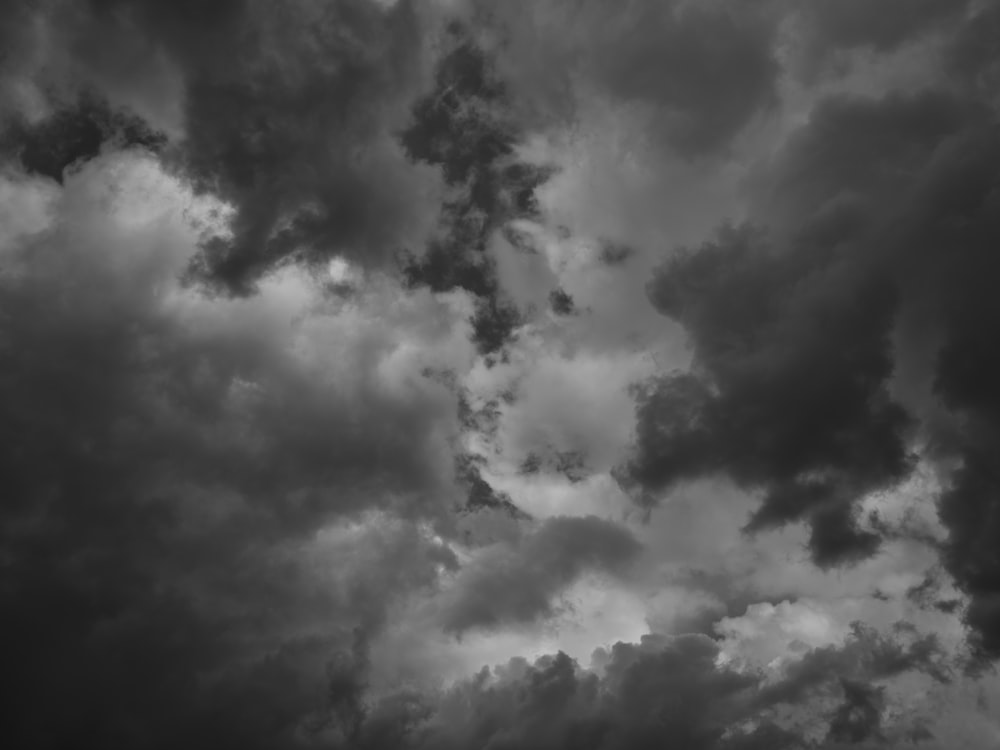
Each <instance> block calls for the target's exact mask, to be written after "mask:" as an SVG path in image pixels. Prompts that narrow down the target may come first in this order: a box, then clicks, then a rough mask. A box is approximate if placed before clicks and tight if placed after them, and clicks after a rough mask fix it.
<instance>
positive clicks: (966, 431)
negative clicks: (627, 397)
mask: <svg viewBox="0 0 1000 750" xmlns="http://www.w3.org/2000/svg"><path fill="white" fill-rule="evenodd" d="M990 13H991V12H990V11H989V10H985V11H983V15H984V16H985V17H984V18H983V19H980V18H973V19H971V20H970V21H969V22H968V24H967V26H966V27H965V28H963V29H961V30H959V31H958V32H957V36H956V37H955V41H954V42H953V43H954V44H955V45H958V46H956V49H959V48H961V45H963V44H964V42H963V41H962V40H964V39H965V37H966V35H967V34H969V33H972V32H971V29H973V28H974V27H975V26H976V25H977V24H980V23H985V22H987V21H988V17H989V16H990ZM977 59H978V65H979V66H980V70H985V69H986V68H988V67H989V65H991V64H992V62H991V59H990V58H989V57H988V56H984V57H980V58H977ZM993 105H994V102H992V101H991V100H990V99H989V98H987V97H984V96H983V95H982V92H981V90H980V89H977V88H967V87H965V86H964V85H959V86H953V87H950V88H944V89H931V90H927V91H922V92H916V93H912V94H907V95H903V94H887V95H885V96H881V97H867V98H846V99H845V98H838V97H835V98H831V99H827V100H826V101H824V102H821V103H820V104H819V105H817V107H816V108H815V109H814V111H813V113H812V115H811V118H810V120H809V122H808V123H807V124H805V125H803V126H802V128H801V129H800V130H799V131H798V132H797V133H795V134H794V135H793V136H792V137H791V138H790V139H789V141H788V143H787V144H786V145H785V147H784V148H783V149H782V151H781V153H779V154H778V155H777V156H776V157H775V159H774V160H772V161H771V162H770V163H769V164H768V165H766V166H765V167H764V168H762V170H763V171H762V172H761V174H760V176H759V177H758V178H757V181H756V182H755V183H754V184H755V186H756V187H757V188H758V189H759V190H760V193H759V194H760V196H761V197H760V198H759V199H758V200H757V201H756V203H757V206H756V208H755V214H754V215H753V217H754V218H756V219H757V220H759V221H760V222H761V223H762V224H763V225H764V226H765V229H764V230H763V231H757V230H751V229H747V228H737V229H726V230H724V231H723V232H721V233H720V235H719V238H718V239H717V240H715V241H713V242H709V243H707V244H706V245H705V246H704V247H702V248H700V249H698V250H695V251H687V252H683V253H681V254H680V255H679V256H677V257H676V258H675V259H674V260H672V261H670V262H669V263H667V264H666V265H665V266H664V267H663V268H662V270H661V271H660V273H659V274H658V275H657V276H656V277H655V278H654V280H653V281H652V283H651V286H650V296H651V299H652V300H653V302H654V304H656V305H657V306H658V307H659V309H660V310H661V311H662V312H664V313H665V314H667V315H669V316H671V317H673V318H674V319H676V320H678V321H679V322H681V323H682V324H683V325H684V326H685V328H686V329H687V331H688V333H689V335H690V337H691V343H692V347H693V350H694V354H695V361H696V365H695V368H694V370H693V371H692V372H691V373H686V374H681V375H672V376H664V377H662V378H660V379H659V380H657V381H655V382H654V383H652V384H650V385H649V386H648V387H647V388H645V389H643V390H642V391H641V395H640V399H639V412H638V415H639V428H638V439H637V448H636V453H635V455H634V456H633V458H632V459H631V461H630V462H629V463H628V464H627V465H626V466H625V467H624V469H623V471H622V476H623V480H624V482H625V483H626V484H632V485H634V486H636V487H637V488H640V489H643V488H644V489H645V490H646V491H652V492H654V493H656V492H660V491H662V490H663V489H666V488H669V487H670V486H671V485H672V484H673V483H674V482H676V481H679V480H683V479H686V478H689V477H692V476H700V475H705V474H714V473H721V474H726V475H728V476H729V477H731V478H732V479H733V480H734V481H736V482H737V483H739V484H741V485H743V486H745V487H748V488H751V489H757V490H760V491H762V496H763V497H762V505H761V507H760V510H759V511H758V512H757V514H756V515H755V517H754V519H753V521H752V522H751V528H755V527H758V526H761V525H768V524H771V523H782V522H785V521H788V520H794V519H804V520H807V521H809V523H810V524H811V526H812V530H813V535H812V540H811V548H812V552H813V555H814V558H815V559H816V560H817V561H818V562H821V563H823V562H826V563H829V562H835V561H837V560H844V559H852V558H856V557H857V556H864V555H867V554H870V553H871V552H872V551H873V550H874V549H875V548H876V546H877V538H876V537H875V536H873V533H872V532H869V531H864V530H861V529H860V528H858V526H857V525H856V518H855V512H854V511H853V510H852V508H853V507H854V503H855V502H856V501H857V500H858V499H859V498H860V497H862V496H863V495H865V494H866V493H869V492H871V491H873V490H878V489H881V488H886V487H891V486H893V485H895V484H896V483H898V482H899V481H900V480H901V479H902V478H904V477H905V476H907V474H908V472H909V470H910V467H911V465H912V464H911V459H910V458H909V456H908V454H909V451H910V450H911V446H913V445H914V440H917V439H919V440H924V441H926V440H929V441H930V455H931V456H933V457H934V458H935V460H943V461H945V463H944V464H942V472H943V473H944V475H945V476H946V477H950V479H947V481H946V485H947V489H946V490H945V491H944V493H943V495H942V496H941V498H940V510H941V520H942V521H943V522H944V523H945V525H946V526H947V527H948V529H949V531H950V541H949V542H948V543H947V544H946V551H945V555H944V560H945V563H946V565H947V567H948V569H949V571H950V572H951V573H952V575H954V576H955V577H956V580H957V581H958V583H959V584H960V585H961V586H963V587H964V588H965V590H966V591H967V592H968V593H970V594H971V595H972V597H973V600H972V605H971V607H970V609H969V612H968V615H967V618H968V622H969V624H970V625H971V626H972V635H973V638H974V640H975V641H977V642H981V645H982V647H983V648H984V649H985V651H986V652H987V653H992V654H995V653H997V645H996V643H997V635H996V634H997V632H1000V631H998V630H997V627H996V623H997V621H998V620H997V617H996V611H997V609H996V607H995V604H994V602H995V601H996V597H997V591H998V590H1000V589H997V586H996V582H997V577H996V575H995V571H994V570H993V569H994V568H995V566H994V565H993V563H992V562H991V560H992V557H991V553H986V552H985V550H986V548H987V546H989V547H991V548H992V545H993V544H994V542H995V538H996V534H995V533H994V531H995V530H994V529H993V527H992V524H991V522H990V520H989V519H990V518H991V517H992V516H991V512H990V511H989V509H990V508H991V507H992V505H993V504H994V502H995V500H994V495H995V492H994V491H993V484H994V480H993V478H992V472H991V470H990V469H988V468H987V467H988V464H989V460H988V459H987V458H986V457H987V456H988V455H990V452H991V451H992V450H993V447H994V446H995V445H996V430H997V424H998V421H997V419H996V416H995V411H996V410H995V401H996V394H995V392H994V389H993V387H992V385H991V384H992V383H994V382H996V381H995V378H994V377H993V374H992V373H993V372H994V370H995V369H996V367H995V365H996V361H997V359H996V357H995V356H994V354H993V352H994V349H995V347H993V346H992V344H990V343H989V342H991V341H992V340H993V338H994V334H995V331H994V328H995V322H994V321H995V320H997V319H998V313H1000V311H998V310H997V309H996V305H995V303H994V302H993V300H994V298H995V295H993V294H992V292H989V291H987V288H988V286H989V283H988V282H987V281H986V279H990V278H992V277H993V275H994V271H995V268H994V261H993V255H994V254H993V253H992V252H991V251H990V250H988V249H987V248H992V247H994V246H995V243H996V238H997V227H996V216H997V212H996V206H995V203H996V184H997V172H996V160H995V159H994V158H993V156H992V155H993V154H994V153H995V152H996V150H997V148H998V141H997V131H996V125H995V110H994V109H993ZM949 461H950V462H952V463H951V464H949V463H948V462H949ZM956 463H957V464H958V465H959V466H960V468H958V469H953V467H954V466H955V464H956ZM950 467H951V468H950Z"/></svg>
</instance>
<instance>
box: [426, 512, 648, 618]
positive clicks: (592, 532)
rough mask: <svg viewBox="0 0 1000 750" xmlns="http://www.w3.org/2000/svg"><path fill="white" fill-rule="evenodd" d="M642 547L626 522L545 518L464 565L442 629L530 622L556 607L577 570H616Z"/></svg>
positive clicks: (589, 517)
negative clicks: (510, 543)
mask: <svg viewBox="0 0 1000 750" xmlns="http://www.w3.org/2000/svg"><path fill="white" fill-rule="evenodd" d="M639 550H640V547H639V544H638V542H637V541H636V540H635V539H634V538H633V536H632V535H631V533H630V532H629V531H627V530H626V529H625V528H623V527H621V526H619V525H617V524H614V523H611V522H609V521H603V520H601V519H599V518H596V517H593V516H588V517H583V518H575V517H559V518H550V519H548V520H546V521H544V522H543V523H542V524H541V526H540V527H539V528H538V529H537V530H535V531H533V532H531V533H530V534H529V535H528V536H527V537H526V538H524V539H523V540H519V542H518V543H516V544H515V545H514V546H512V547H509V548H508V547H500V548H498V549H496V550H494V551H491V552H490V553H487V554H486V555H484V556H483V557H481V558H480V559H478V560H477V561H476V562H474V563H473V564H472V565H471V566H470V567H467V568H466V569H465V570H464V571H463V572H462V574H461V575H460V576H459V578H458V580H457V581H456V582H455V591H454V595H453V597H452V599H451V600H450V601H449V603H448V605H447V606H446V607H445V611H444V613H443V624H444V627H445V629H446V630H449V631H452V632H455V633H459V634H461V633H463V632H465V631H467V630H471V629H475V628H488V629H489V628H498V627H500V626H503V625H522V624H524V625H526V624H531V623H532V622H534V621H535V620H537V619H540V618H542V617H547V616H551V615H552V614H553V613H554V609H553V607H554V602H553V599H554V598H555V597H556V596H557V595H558V594H560V593H562V592H563V591H564V590H565V589H566V588H567V587H568V586H569V585H570V584H572V583H573V582H574V581H575V580H576V579H577V578H579V577H580V576H581V575H583V574H585V573H589V572H595V573H612V574H614V573H620V572H622V571H623V570H624V569H625V568H626V567H627V566H628V565H629V564H630V563H632V562H633V561H634V560H635V559H636V557H637V555H638V553H639Z"/></svg>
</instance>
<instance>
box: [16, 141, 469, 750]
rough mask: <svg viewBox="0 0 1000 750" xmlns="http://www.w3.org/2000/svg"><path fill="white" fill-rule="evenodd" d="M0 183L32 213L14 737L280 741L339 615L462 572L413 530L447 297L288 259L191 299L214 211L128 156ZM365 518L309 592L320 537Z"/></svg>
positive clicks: (369, 618)
mask: <svg viewBox="0 0 1000 750" xmlns="http://www.w3.org/2000/svg"><path fill="white" fill-rule="evenodd" d="M3 179H4V184H5V190H9V191H11V192H12V193H15V194H18V195H20V196H21V198H20V199H21V200H23V201H25V202H28V203H30V202H32V201H39V200H41V201H43V202H44V204H43V205H44V207H43V208H42V209H41V210H40V211H39V213H41V215H42V216H43V219H42V220H41V221H38V220H37V219H36V220H34V221H32V222H28V223H27V224H26V225H24V226H22V227H20V231H19V232H18V233H17V234H16V235H15V236H9V237H8V238H7V240H6V242H5V244H4V246H3V248H2V252H3V259H4V273H3V275H2V277H0V285H2V287H3V289H2V294H0V297H2V301H0V330H2V337H0V341H2V348H3V361H4V365H3V377H2V384H0V404H2V407H0V408H2V412H3V419H2V422H3V426H2V428H0V430H2V435H3V443H4V445H5V446H6V447H5V449H4V451H3V452H2V457H0V467H2V475H3V477H4V495H5V496H6V497H8V498H9V499H10V501H9V502H7V503H5V504H4V508H3V511H2V514H3V518H4V523H3V527H4V532H3V535H2V542H3V560H4V566H5V569H6V571H7V574H8V575H9V576H10V578H9V580H10V585H9V586H5V587H4V589H3V591H2V594H0V596H2V598H3V608H4V610H5V611H9V612H11V613H12V614H11V617H10V618H9V621H8V626H9V627H8V629H7V634H8V638H7V639H6V640H5V644H4V653H5V656H4V662H5V664H6V665H7V668H6V669H5V675H4V678H3V679H4V682H5V684H6V685H7V687H8V688H10V690H11V691H13V692H16V693H17V694H18V695H19V696H20V698H19V700H18V701H16V704H17V705H18V706H20V707H21V708H19V709H18V713H17V715H16V716H15V715H10V716H8V719H7V720H6V721H7V723H6V725H7V727H8V730H7V732H8V737H9V738H10V739H11V741H12V742H13V743H14V744H18V745H22V746H45V747H48V746H57V745H59V744H60V743H63V742H66V741H68V740H69V738H72V739H73V741H90V740H93V741H94V742H96V743H97V744H107V743H111V744H123V745H125V746H134V745H142V744H147V743H149V742H156V743H167V744H170V743H171V742H172V741H173V740H172V739H171V738H173V739H178V741H179V738H180V737H182V736H186V737H188V739H189V740H191V741H195V742H198V743H205V745H206V746H207V745H217V744H218V743H222V744H223V745H225V744H227V743H231V742H236V743H239V742H241V741H245V745H244V746H251V747H256V746H272V747H273V746H274V744H273V743H277V742H279V740H280V738H281V737H285V736H286V734H287V733H288V732H291V731H292V730H294V729H295V727H296V726H297V724H298V723H300V722H301V720H302V718H303V716H304V715H305V714H307V713H308V712H309V711H310V710H311V709H312V707H313V706H314V705H318V703H317V702H318V701H319V699H320V697H321V694H322V691H321V689H322V684H321V681H320V675H318V674H316V669H317V666H320V665H322V663H323V662H324V661H325V660H326V659H328V658H329V657H330V656H331V655H332V654H333V653H335V651H336V649H337V648H339V647H340V646H341V645H342V644H343V643H344V642H345V639H349V634H350V630H351V628H353V627H355V626H360V627H362V628H364V629H365V631H366V632H367V631H371V630H373V629H377V628H378V627H379V626H380V623H381V621H382V619H383V618H384V616H385V613H386V608H387V607H388V606H389V604H390V602H391V601H392V600H393V597H399V596H409V595H410V593H412V592H414V591H417V590H420V589H422V588H426V587H428V586H430V585H432V584H433V583H434V582H435V581H436V578H437V575H438V571H439V570H441V569H443V568H447V567H449V566H453V565H454V562H453V559H452V557H451V555H450V553H449V552H448V551H447V549H446V548H444V547H443V546H442V545H441V542H439V541H438V542H436V541H434V539H435V536H434V534H432V533H431V532H430V530H429V529H430V528H431V527H433V526H435V525H440V526H441V529H442V530H446V529H447V528H448V527H449V525H450V521H448V519H447V513H446V508H447V502H448V498H449V495H450V493H452V492H453V489H452V484H451V474H450V449H449V440H450V439H451V436H452V435H453V434H454V432H455V429H456V428H457V425H456V424H455V420H454V416H453V414H454V402H453V400H452V397H451V395H450V394H449V393H448V392H447V391H445V390H444V389H442V388H440V387H439V386H437V385H436V384H434V383H433V382H431V381H429V380H427V379H426V378H424V377H422V376H421V374H420V373H421V372H422V371H423V369H424V368H425V367H426V360H425V357H428V356H429V357H432V358H433V359H434V361H435V362H438V363H441V362H447V361H449V360H451V361H452V362H454V363H455V364H456V365H459V364H460V363H461V362H463V361H464V360H465V359H467V358H468V357H469V356H471V351H470V350H469V346H468V343H467V341H466V333H467V331H466V329H465V327H464V325H462V324H461V322H460V321H461V314H462V312H463V309H462V307H461V306H459V307H457V308H452V309H449V306H448V303H447V302H445V301H439V300H434V299H433V298H431V297H430V296H429V295H426V294H420V293H418V294H414V295H405V294H401V293H400V290H399V288H398V286H396V285H394V284H392V283H391V282H389V281H388V280H386V281H385V282H383V285H382V286H380V284H379V283H372V284H371V285H369V286H368V287H367V289H366V290H365V292H364V293H363V294H361V295H359V296H358V297H355V298H353V299H352V300H348V301H345V300H343V299H341V298H338V297H325V296H324V295H323V294H322V285H321V284H320V283H318V282H317V281H316V280H314V279H313V278H311V277H310V276H309V275H308V274H304V273H299V272H288V273H284V274H280V275H278V276H273V277H271V278H269V279H267V280H266V281H265V282H263V283H262V285H261V292H260V294H259V295H258V296H256V297H254V298H251V299H229V298H209V297H204V296H202V295H201V294H199V293H198V292H196V291H194V290H191V289H186V288H184V287H183V286H182V285H181V284H180V281H179V276H180V274H181V273H182V271H183V269H184V267H185V264H186V262H187V260H188V258H189V257H190V254H191V253H192V252H195V249H196V245H197V242H198V240H199V237H200V236H201V234H202V233H206V232H210V233H220V232H223V233H224V232H225V229H226V228H225V224H224V222H221V223H220V221H219V219H218V218H215V217H217V216H218V215H220V214H221V215H222V216H224V215H225V213H226V209H225V206H223V205H221V204H219V203H218V202H217V201H213V200H211V199H208V198H199V197H196V196H195V195H193V194H192V193H191V192H190V190H189V189H188V188H186V187H185V186H184V183H183V182H180V181H178V180H177V179H176V178H174V177H171V176H169V175H168V174H167V173H165V172H164V171H163V169H162V168H161V167H160V166H159V165H158V164H157V162H156V161H155V160H154V159H153V158H152V157H150V156H149V155H145V154H143V153H142V152H141V151H134V150H133V151H128V152H124V153H119V154H113V155H107V156H102V157H99V158H97V159H95V160H93V161H90V162H89V163H88V164H86V165H85V166H84V167H82V168H81V169H80V170H79V171H78V172H75V173H73V174H71V175H70V176H68V177H67V179H66V181H65V186H64V187H63V188H62V189H61V190H53V189H52V188H51V187H49V186H48V185H47V184H46V182H44V181H43V180H41V179H40V178H34V179H32V178H29V177H26V176H24V175H16V174H14V175H12V176H11V177H7V176H6V174H5V176H4V178H3ZM404 321H405V322H404ZM404 331H405V333H404ZM380 510H382V511H388V512H390V513H391V515H390V517H389V520H379V516H375V517H374V518H373V519H372V520H371V521H370V523H372V524H374V526H373V527H372V528H373V530H372V531H371V532H370V533H369V534H368V536H367V538H366V540H365V545H364V546H363V547H359V548H358V549H357V550H356V551H355V552H353V553H352V552H351V551H350V549H351V548H350V546H349V545H348V544H347V542H346V541H344V542H343V543H342V544H341V545H339V547H338V550H340V554H341V555H346V557H345V559H344V560H343V561H342V562H341V563H340V568H339V572H338V573H337V574H336V576H335V577H334V579H335V581H336V585H326V586H324V585H322V583H321V582H322V580H323V576H320V575H319V572H318V571H317V570H316V569H315V568H313V567H310V565H309V554H307V553H308V552H309V550H310V549H311V548H312V546H313V544H314V543H313V542H312V541H311V539H312V537H314V535H315V534H316V533H317V531H319V530H321V529H323V528H324V527H326V526H329V525H331V524H333V523H335V522H337V521H342V520H344V519H353V520H358V519H362V518H367V517H369V515H368V514H370V513H371V512H373V511H380ZM392 517H398V518H406V519H409V520H408V521H407V526H408V527H409V530H407V527H404V528H402V529H399V530H396V529H395V528H394V526H393V522H392V521H391V518H392ZM414 524H418V525H416V526H414ZM380 529H381V531H380ZM420 529H426V531H419V530H420ZM365 548H367V549H368V550H370V551H374V550H378V553H377V554H369V556H368V559H367V562H366V563H365V564H364V565H363V566H361V567H357V564H356V563H355V562H353V560H352V558H358V557H359V556H360V555H361V554H362V553H363V552H364V550H365ZM331 559H334V558H332V557H331V556H330V555H329V554H327V560H328V561H329V560H331ZM329 564H330V563H329V562H327V563H325V565H329ZM397 574H398V575H397ZM328 575H329V574H327V577H328ZM310 675H312V676H310ZM313 694H314V695H313ZM54 703H56V704H59V705H63V706H65V707H66V710H65V711H60V712H59V720H58V721H52V720H51V719H52V717H51V716H50V715H46V714H47V713H48V710H49V709H47V708H46V706H52V705H53V704H54ZM223 706H231V708H227V709H225V711H223V713H222V714H221V715H216V714H214V712H215V711H216V710H220V709H221V708H222V707H223ZM265 707H266V711H268V712H270V713H268V714H266V715H264V714H261V713H260V712H261V711H262V710H265ZM241 738H242V740H241ZM281 741H283V740H281Z"/></svg>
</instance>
